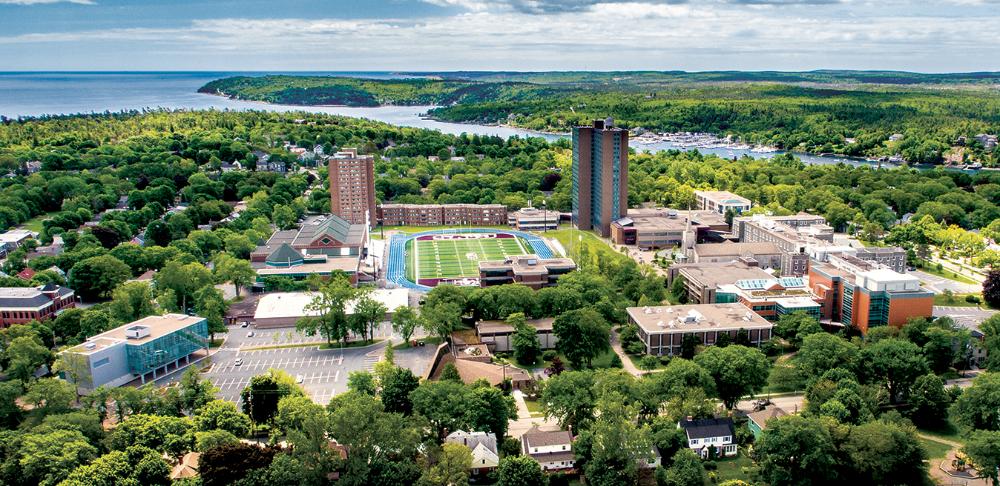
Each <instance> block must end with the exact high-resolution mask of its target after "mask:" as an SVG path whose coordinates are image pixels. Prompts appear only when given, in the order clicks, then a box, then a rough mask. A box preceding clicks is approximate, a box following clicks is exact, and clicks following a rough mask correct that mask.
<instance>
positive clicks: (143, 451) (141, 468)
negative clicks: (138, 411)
mask: <svg viewBox="0 0 1000 486" xmlns="http://www.w3.org/2000/svg"><path fill="white" fill-rule="evenodd" d="M59 484H60V486H119V485H142V486H146V485H148V486H169V485H170V484H171V482H170V467H169V466H168V465H167V462H166V461H164V460H163V458H162V457H161V456H160V454H159V453H158V452H156V451H154V450H153V449H150V448H148V447H142V446H132V447H128V448H126V449H125V450H124V451H111V452H109V453H107V454H105V455H103V456H101V457H98V458H97V459H95V460H94V462H92V463H90V464H87V465H83V466H79V467H77V468H76V469H74V470H73V472H72V473H70V475H69V476H68V477H67V478H66V480H65V481H63V482H62V483H59Z"/></svg>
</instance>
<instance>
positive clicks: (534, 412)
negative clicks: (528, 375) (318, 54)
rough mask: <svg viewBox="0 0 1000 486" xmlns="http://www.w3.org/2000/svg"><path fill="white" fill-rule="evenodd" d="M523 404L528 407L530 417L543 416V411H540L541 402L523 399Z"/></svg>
mask: <svg viewBox="0 0 1000 486" xmlns="http://www.w3.org/2000/svg"><path fill="white" fill-rule="evenodd" d="M524 405H525V406H526V407H528V412H530V413H531V416H532V418H534V417H543V416H545V413H544V412H542V403H541V402H539V401H537V400H525V401H524Z"/></svg>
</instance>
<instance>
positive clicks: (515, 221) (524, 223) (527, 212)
mask: <svg viewBox="0 0 1000 486" xmlns="http://www.w3.org/2000/svg"><path fill="white" fill-rule="evenodd" d="M559 217H560V215H559V212H558V211H549V210H547V209H537V208H521V209H518V210H517V211H512V212H511V213H510V214H508V215H507V224H509V225H511V226H513V227H514V228H517V229H519V230H521V231H543V230H546V229H550V230H554V229H557V228H558V227H559Z"/></svg>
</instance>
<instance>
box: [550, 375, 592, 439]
mask: <svg viewBox="0 0 1000 486" xmlns="http://www.w3.org/2000/svg"><path fill="white" fill-rule="evenodd" d="M593 387H594V377H593V374H592V373H589V372H586V371H567V372H565V373H560V374H558V375H555V376H553V377H551V378H549V379H548V380H546V381H545V382H544V386H543V388H542V396H541V402H542V410H543V411H544V412H545V417H546V418H550V417H555V418H556V419H557V420H558V421H559V426H560V427H568V428H570V429H572V430H573V431H574V432H576V431H578V430H579V429H581V428H586V425H587V424H588V423H589V422H590V421H591V420H592V419H593V418H594V407H595V406H596V402H597V397H595V396H594V390H593Z"/></svg>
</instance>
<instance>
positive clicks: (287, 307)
mask: <svg viewBox="0 0 1000 486" xmlns="http://www.w3.org/2000/svg"><path fill="white" fill-rule="evenodd" d="M369 295H370V296H371V298H372V299H374V300H376V301H378V302H380V303H381V304H382V305H384V306H385V308H386V309H387V312H386V319H390V318H391V317H392V314H393V313H395V312H396V309H399V308H400V307H407V306H409V305H410V296H409V291H408V290H407V289H373V290H371V293H370V294H369ZM315 296H316V294H315V293H313V292H275V293H271V294H266V295H264V296H263V297H261V299H260V301H258V302H257V310H256V311H255V312H254V317H253V322H254V327H258V328H268V327H294V326H295V323H296V321H298V320H299V319H301V318H303V317H307V316H318V315H319V313H318V312H315V311H307V310H306V307H308V306H309V304H310V303H312V301H313V298H315ZM355 304H356V302H354V301H348V302H347V304H346V305H345V306H344V311H345V312H346V313H347V315H351V314H354V305H355Z"/></svg>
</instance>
